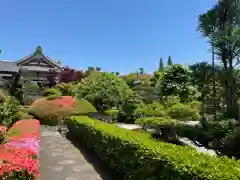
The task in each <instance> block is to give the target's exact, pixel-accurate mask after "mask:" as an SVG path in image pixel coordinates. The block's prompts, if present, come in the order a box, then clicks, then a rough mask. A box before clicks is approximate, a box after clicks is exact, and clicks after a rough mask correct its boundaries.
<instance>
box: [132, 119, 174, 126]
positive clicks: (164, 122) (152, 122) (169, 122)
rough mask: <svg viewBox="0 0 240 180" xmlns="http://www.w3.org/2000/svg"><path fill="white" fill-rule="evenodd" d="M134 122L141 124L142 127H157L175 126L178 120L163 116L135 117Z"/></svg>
mask: <svg viewBox="0 0 240 180" xmlns="http://www.w3.org/2000/svg"><path fill="white" fill-rule="evenodd" d="M135 123H136V124H139V125H141V126H142V127H143V129H148V128H150V129H158V128H159V127H163V126H176V125H177V124H178V121H177V120H175V119H170V118H164V117H145V118H139V119H137V120H136V121H135Z"/></svg>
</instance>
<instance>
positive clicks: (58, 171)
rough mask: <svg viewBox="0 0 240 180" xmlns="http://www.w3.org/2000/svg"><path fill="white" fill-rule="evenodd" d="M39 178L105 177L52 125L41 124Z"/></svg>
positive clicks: (88, 179) (98, 179) (92, 179)
mask: <svg viewBox="0 0 240 180" xmlns="http://www.w3.org/2000/svg"><path fill="white" fill-rule="evenodd" d="M40 147H41V150H40V180H80V179H81V180H101V179H105V178H102V177H101V176H100V174H99V173H98V172H97V171H96V170H95V169H94V167H93V166H92V165H91V164H90V163H89V162H88V161H87V160H86V159H85V157H84V155H83V154H82V153H81V151H80V150H78V148H76V147H75V146H74V145H73V144H71V142H70V141H69V140H68V139H66V138H65V137H63V136H62V135H61V134H60V133H59V132H58V131H57V130H56V128H54V127H46V126H41V141H40Z"/></svg>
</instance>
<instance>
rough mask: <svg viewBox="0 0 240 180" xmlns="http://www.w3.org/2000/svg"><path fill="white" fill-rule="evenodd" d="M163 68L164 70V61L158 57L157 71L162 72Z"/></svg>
mask: <svg viewBox="0 0 240 180" xmlns="http://www.w3.org/2000/svg"><path fill="white" fill-rule="evenodd" d="M163 70H164V63H163V59H162V57H160V60H159V67H158V71H159V72H163Z"/></svg>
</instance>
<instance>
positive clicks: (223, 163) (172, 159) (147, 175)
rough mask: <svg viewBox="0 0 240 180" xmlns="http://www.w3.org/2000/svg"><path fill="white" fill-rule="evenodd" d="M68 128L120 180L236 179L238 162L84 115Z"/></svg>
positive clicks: (238, 175) (239, 172) (70, 123)
mask: <svg viewBox="0 0 240 180" xmlns="http://www.w3.org/2000/svg"><path fill="white" fill-rule="evenodd" d="M68 127H69V130H70V134H71V135H72V136H73V137H75V138H76V139H79V140H80V141H81V143H83V144H84V145H85V146H86V147H87V148H89V149H91V150H94V151H95V152H96V153H97V154H98V155H99V157H100V158H101V159H102V160H103V161H104V162H105V163H106V165H108V166H109V167H110V168H111V170H112V171H114V172H118V173H119V178H120V179H126V180H133V179H138V180H155V179H156V180H158V179H165V180H174V179H179V180H182V179H184V180H189V179H193V180H199V179H201V180H227V179H231V180H238V179H240V161H236V160H232V159H228V158H226V157H211V156H209V155H205V154H202V153H198V152H197V151H196V150H193V149H191V148H187V147H181V146H177V145H173V144H168V143H164V142H157V141H154V140H150V139H149V136H148V135H147V134H144V133H139V132H134V131H129V130H127V129H122V128H119V127H117V126H116V125H113V124H106V123H104V122H101V121H96V120H92V119H90V118H88V117H86V116H75V117H72V120H71V121H68Z"/></svg>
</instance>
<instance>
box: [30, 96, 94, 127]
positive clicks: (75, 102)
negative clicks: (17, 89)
mask: <svg viewBox="0 0 240 180" xmlns="http://www.w3.org/2000/svg"><path fill="white" fill-rule="evenodd" d="M29 112H30V114H32V115H33V116H35V118H37V119H39V120H40V121H41V123H43V124H48V125H58V124H59V123H61V122H62V121H63V120H65V119H66V118H68V117H70V116H72V115H80V114H84V113H89V112H96V109H95V107H94V106H93V105H92V104H90V103H89V102H88V101H86V100H85V99H76V98H73V97H72V96H60V97H58V98H55V99H48V98H42V99H39V100H36V101H35V102H34V103H33V104H32V105H31V106H30V108H29Z"/></svg>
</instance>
